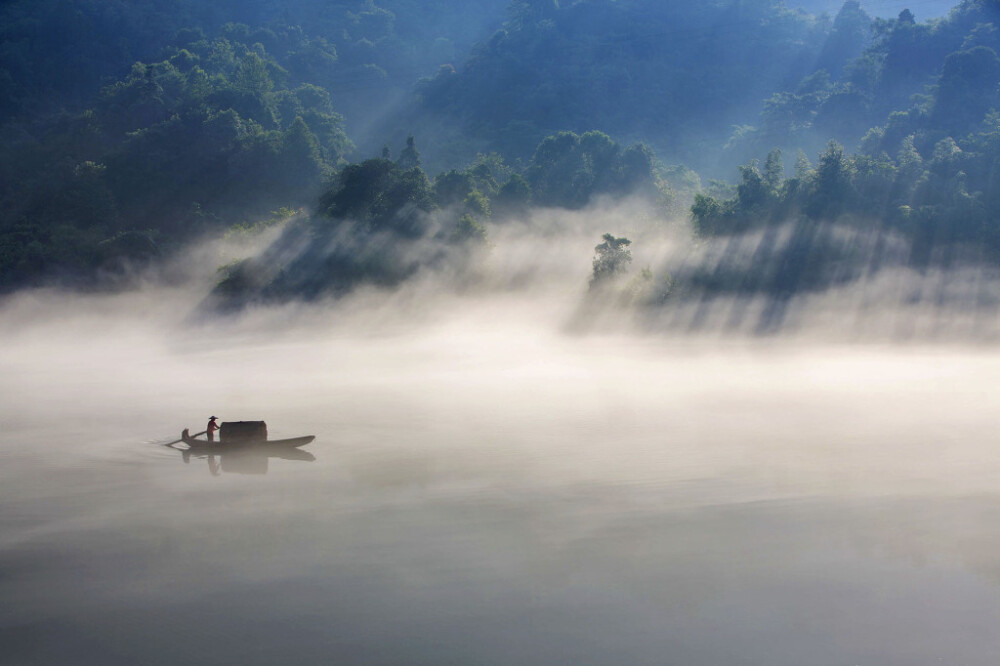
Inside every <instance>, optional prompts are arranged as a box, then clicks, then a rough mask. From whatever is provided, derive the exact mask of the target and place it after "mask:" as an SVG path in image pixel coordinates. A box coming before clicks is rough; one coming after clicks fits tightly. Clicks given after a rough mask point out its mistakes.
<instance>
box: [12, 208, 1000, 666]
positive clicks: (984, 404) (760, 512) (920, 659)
mask: <svg viewBox="0 0 1000 666" xmlns="http://www.w3.org/2000/svg"><path fill="white" fill-rule="evenodd" d="M642 219H643V217H642V215H641V214H639V213H638V211H637V209H636V208H635V207H632V206H621V207H617V206H598V207H596V208H592V209H589V210H587V211H583V212H575V213H570V212H551V211H550V212H539V213H537V217H536V219H534V220H531V221H530V223H528V224H523V225H521V224H518V223H511V224H508V225H507V226H504V227H499V226H498V227H497V228H491V229H490V232H491V239H492V247H491V248H490V249H489V250H488V251H485V252H484V254H483V255H482V259H481V261H480V262H479V263H478V268H477V270H476V271H475V272H474V273H473V274H470V273H463V274H461V275H456V274H450V273H449V272H448V271H447V270H443V271H438V272H428V273H427V274H423V275H420V276H417V277H416V278H414V279H413V280H411V281H409V282H407V283H406V284H404V285H403V286H402V287H400V288H398V289H392V290H389V289H374V288H370V289H360V290H358V291H356V292H354V293H353V294H351V295H350V296H348V297H345V298H342V299H338V300H321V301H317V302H312V303H288V304H284V305H280V306H257V307H250V308H249V309H248V310H246V311H245V312H243V313H241V314H239V315H229V316H220V317H215V318H205V317H203V316H196V315H195V314H194V313H197V311H198V306H199V304H200V303H201V302H202V300H203V299H204V297H205V295H206V294H207V293H208V290H209V289H210V288H211V287H212V285H213V283H214V280H215V279H217V278H216V277H215V275H214V267H215V266H217V265H219V264H221V263H225V262H226V261H227V260H228V259H229V258H231V257H232V256H240V255H244V254H246V253H247V252H248V251H251V250H255V249H259V247H256V246H252V245H251V246H248V245H246V244H245V243H247V242H250V243H257V244H258V245H259V246H260V247H263V246H265V245H267V244H268V243H270V242H273V238H274V236H275V234H276V232H271V236H270V237H261V238H259V239H257V240H255V241H238V242H242V243H244V245H242V246H240V245H237V246H235V247H234V246H233V245H232V243H233V242H234V241H232V239H230V240H224V241H219V242H217V243H215V244H207V245H203V246H201V247H200V249H199V250H197V252H196V253H195V254H193V255H190V256H185V257H182V258H181V259H182V260H183V261H186V262H189V263H190V262H194V264H195V265H200V266H204V267H205V269H204V271H203V272H201V274H198V272H197V271H195V272H193V273H191V274H190V279H189V280H188V281H182V282H177V281H172V282H171V281H170V280H167V282H168V283H169V286H163V285H162V282H161V280H163V279H164V278H163V275H162V274H160V275H158V276H155V277H154V276H151V277H150V278H149V281H148V283H147V284H148V286H147V287H145V288H141V289H138V290H136V291H132V292H128V293H122V294H118V295H102V294H83V295H81V294H73V295H70V294H65V293H60V292H58V291H34V292H22V293H19V294H15V295H14V296H12V297H10V298H8V299H7V300H6V301H5V302H4V303H3V312H2V317H0V394H2V396H3V401H2V407H0V409H2V417H0V419H2V422H3V432H2V434H0V455H2V459H3V463H4V464H3V465H0V503H2V505H3V506H4V511H3V514H2V516H0V570H2V571H3V572H4V575H3V577H2V578H0V596H2V598H4V599H5V603H4V605H3V610H2V611H0V626H2V627H3V633H2V634H0V645H2V646H3V654H2V655H0V662H2V663H11V664H15V663H95V664H97V663H100V664H109V663H122V664H124V663H137V662H141V663H149V664H160V663H162V664H175V663H180V662H185V661H188V662H198V663H260V664H265V663H275V662H276V661H287V662H305V661H324V662H326V661H329V662H337V663H355V664H396V663H415V664H431V663H435V664H436V663H443V662H444V663H496V664H514V663H524V662H533V663H566V664H569V663H574V664H602V663H609V662H612V661H616V662H622V663H630V664H647V663H648V664H662V663H684V664H721V663H769V664H802V663H816V664H819V663H878V664H912V663H932V662H936V661H938V660H943V661H945V662H951V663H966V664H987V663H990V662H991V660H992V658H993V655H995V653H996V650H997V649H998V648H1000V645H998V639H997V638H996V632H995V631H994V628H995V626H996V623H997V621H998V620H1000V595H998V594H997V582H998V578H997V572H998V571H1000V567H998V562H997V559H996V552H998V546H1000V543H997V537H996V536H995V530H992V529H991V527H992V523H993V522H994V521H993V518H994V517H995V515H996V513H997V511H998V510H1000V496H998V494H997V491H996V483H997V481H996V480H997V478H998V477H1000V458H998V455H997V453H996V448H995V446H994V431H995V415H996V413H997V412H998V408H1000V404H998V403H1000V398H998V397H997V395H996V392H995V391H992V390H991V389H992V388H993V387H994V386H995V385H996V384H997V381H998V380H1000V353H998V351H997V350H996V348H995V346H993V345H991V344H988V343H989V342H990V341H991V340H992V339H993V335H994V326H995V321H994V319H991V316H992V317H995V314H994V315H990V314H988V312H989V310H988V308H987V309H986V310H985V311H986V312H987V314H979V315H976V316H971V315H970V316H969V317H968V318H967V320H966V321H965V324H963V325H956V326H954V327H952V329H951V333H948V330H949V329H948V328H947V326H946V325H945V324H946V323H947V321H948V320H949V317H948V312H947V311H946V310H945V311H943V310H941V309H940V308H937V307H936V306H935V305H934V303H933V302H930V299H928V301H927V302H924V301H922V300H921V299H913V298H910V299H905V298H904V299H899V298H898V296H899V294H900V293H907V294H913V293H923V292H926V291H928V288H927V285H929V284H935V285H950V287H949V288H951V289H959V290H960V289H966V288H970V287H967V286H966V285H967V284H968V283H970V281H971V283H972V284H974V285H976V287H975V288H974V289H973V291H974V293H981V292H984V291H985V292H986V293H989V292H990V290H992V289H993V288H994V287H993V286H992V283H991V282H989V280H990V277H989V275H988V274H987V273H983V272H982V271H978V272H977V271H972V273H971V274H972V275H973V277H974V279H973V278H970V277H969V276H968V274H966V273H962V272H961V271H956V272H954V273H953V274H950V275H949V276H945V275H937V276H933V275H924V276H920V275H916V274H909V275H907V274H905V273H904V272H891V271H890V272H888V273H886V275H883V276H879V277H877V278H873V280H881V281H882V282H881V283H882V284H883V285H884V291H885V292H886V294H887V296H886V297H885V298H883V299H881V300H870V302H869V304H867V305H864V307H861V306H860V305H859V303H858V301H857V300H855V299H854V297H853V296H851V292H850V289H849V288H847V287H845V289H844V290H841V291H840V292H836V291H834V292H831V293H825V294H822V295H818V296H816V297H815V300H814V301H810V300H808V299H804V300H802V301H801V302H797V303H796V304H795V306H794V308H793V309H794V311H795V313H796V314H795V316H794V317H792V318H791V320H794V322H795V325H794V326H793V325H788V326H787V330H784V331H779V332H771V333H769V334H766V335H765V334H761V333H759V332H757V333H755V332H754V330H753V327H752V326H751V327H749V329H746V328H745V327H741V326H732V325H730V323H731V321H732V319H733V317H734V314H733V311H734V308H736V309H739V308H743V310H741V311H751V312H752V311H754V309H755V308H757V307H758V306H757V305H756V304H755V303H754V302H753V299H751V300H750V302H748V303H742V304H741V303H738V302H736V300H729V301H727V300H725V299H722V300H720V301H718V302H713V303H711V304H706V303H705V302H703V301H701V300H700V299H698V298H689V299H688V301H684V300H680V301H679V302H678V303H677V312H676V313H675V314H674V315H673V316H674V317H675V319H674V320H673V324H672V325H667V326H665V327H661V328H659V329H657V328H655V327H654V326H653V323H656V322H650V321H649V320H648V319H645V318H644V317H642V316H638V315H636V313H635V311H634V310H633V309H630V308H623V307H621V306H620V305H618V304H616V303H614V302H611V303H608V302H596V303H595V302H594V298H593V297H592V296H591V295H590V290H589V288H588V280H589V277H590V272H591V263H590V260H591V257H592V254H593V247H594V245H595V243H596V241H597V240H599V238H600V234H601V233H603V232H606V231H614V232H615V233H620V234H627V235H630V237H632V238H634V239H635V241H634V256H635V262H634V264H635V266H636V267H638V266H645V265H648V266H650V267H651V269H654V270H653V272H654V273H657V274H662V273H664V272H669V270H673V271H675V272H677V271H683V270H684V268H683V267H684V266H685V265H689V264H690V263H691V262H692V261H693V259H692V257H693V256H694V255H695V254H697V255H698V256H699V257H702V258H699V259H698V261H699V262H703V261H709V259H705V258H704V257H710V256H711V255H712V252H713V250H712V248H710V247H705V246H704V245H701V246H698V245H692V243H691V241H690V236H689V234H688V233H687V231H686V228H685V225H684V223H683V222H680V221H678V222H676V223H674V224H672V225H670V224H668V225H666V226H658V227H656V229H655V231H653V230H650V229H649V228H647V227H644V226H643V224H642V223H640V222H636V220H642ZM630 225H631V226H630ZM740 242H741V243H745V244H749V246H750V247H754V248H755V247H758V245H759V239H755V238H753V237H747V238H745V239H743V240H742V241H740ZM163 270H164V271H166V273H168V274H169V267H167V268H166V269H163ZM921 285H923V286H921ZM871 286H872V285H869V287H870V288H869V289H867V290H866V293H867V294H868V295H869V299H875V294H877V293H878V290H876V289H874V288H871ZM970 289H971V288H970ZM871 303H875V305H871ZM699 307H700V308H702V310H704V311H705V312H707V315H706V314H705V312H703V313H702V315H701V318H700V319H699V318H698V316H696V315H697V311H698V309H699ZM866 308H867V309H866ZM663 312H670V309H669V307H668V308H667V309H666V310H664V311H663ZM865 312H871V313H873V315H876V320H877V322H876V323H873V324H871V325H868V326H865V325H864V321H865V314H864V313H865ZM657 321H658V323H659V324H660V325H662V324H664V320H663V319H662V318H661V319H659V320H657ZM693 321H697V322H698V323H697V325H696V326H695V325H694V324H692V322H693ZM933 322H937V324H936V326H937V328H936V329H932V328H929V327H930V326H931V324H932V323H933ZM666 323H667V324H670V320H667V322H666ZM921 326H923V327H924V329H921ZM921 330H923V331H924V332H927V331H930V330H936V331H937V332H938V335H937V336H936V338H934V336H931V339H930V340H929V339H928V338H927V337H926V336H923V337H920V338H918V339H914V337H913V336H912V335H909V334H910V333H912V332H913V331H921ZM901 332H902V335H901ZM946 333H947V334H946ZM209 414H217V415H219V416H220V417H221V418H222V419H223V420H240V419H266V420H267V422H268V425H269V429H270V432H271V434H272V435H273V436H277V437H282V436H295V435H300V434H307V433H308V434H315V435H316V436H317V438H316V441H315V442H314V443H313V444H311V445H310V446H309V447H308V450H309V451H310V452H311V454H312V455H313V456H314V457H315V460H313V461H307V460H283V459H270V460H265V462H264V464H263V467H261V466H260V465H257V466H255V467H253V468H252V469H247V468H241V467H240V466H238V465H236V464H235V463H234V464H233V465H232V466H230V465H229V463H228V462H227V460H226V459H225V458H223V459H222V460H221V466H220V468H217V469H215V470H213V469H212V467H211V466H210V465H209V463H208V461H207V460H205V459H204V458H199V457H197V456H193V457H190V458H188V459H185V458H184V456H183V455H182V454H181V453H180V452H179V451H177V450H174V449H171V448H168V447H164V446H163V444H164V443H166V442H168V441H170V440H173V439H175V438H176V437H177V436H178V435H179V431H180V429H181V428H183V427H191V428H192V429H193V430H200V429H201V426H202V424H203V422H204V421H205V419H206V418H207V416H208V415H209ZM213 471H214V473H213Z"/></svg>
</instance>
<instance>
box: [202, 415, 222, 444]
mask: <svg viewBox="0 0 1000 666" xmlns="http://www.w3.org/2000/svg"><path fill="white" fill-rule="evenodd" d="M215 419H216V417H214V416H213V417H211V418H210V419H208V425H207V426H205V434H207V435H208V441H210V442H214V441H215V431H216V430H218V429H219V424H218V423H216V422H215Z"/></svg>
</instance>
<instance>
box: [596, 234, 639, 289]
mask: <svg viewBox="0 0 1000 666" xmlns="http://www.w3.org/2000/svg"><path fill="white" fill-rule="evenodd" d="M602 238H603V242H602V243H600V244H599V245H597V246H596V247H595V248H594V261H593V272H592V274H591V277H590V287H591V289H594V288H596V287H599V286H601V285H604V284H607V283H608V282H611V281H613V280H614V279H615V278H617V277H621V276H622V275H624V274H625V273H627V272H628V268H629V266H630V265H631V264H632V250H630V249H629V245H631V244H632V241H630V240H629V239H627V238H616V237H615V236H614V235H612V234H604V236H603V237H602Z"/></svg>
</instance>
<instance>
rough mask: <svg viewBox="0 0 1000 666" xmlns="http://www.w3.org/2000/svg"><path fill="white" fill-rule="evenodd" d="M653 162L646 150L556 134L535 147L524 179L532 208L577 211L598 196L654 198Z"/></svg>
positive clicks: (590, 136)
mask: <svg viewBox="0 0 1000 666" xmlns="http://www.w3.org/2000/svg"><path fill="white" fill-rule="evenodd" d="M654 159H655V158H654V156H653V153H652V151H651V150H650V149H649V148H647V147H646V146H643V145H641V144H636V145H633V146H629V147H628V148H626V149H624V150H622V148H621V146H619V145H618V144H617V143H615V142H614V141H612V140H611V138H610V137H609V136H608V135H607V134H604V133H603V132H597V131H592V132H587V133H585V134H583V135H577V134H574V133H573V132H559V133H558V134H555V135H553V136H549V137H546V138H545V139H544V140H543V141H542V142H541V143H540V144H538V148H536V149H535V154H534V156H533V157H532V158H531V165H530V166H529V167H528V170H527V173H526V178H527V181H528V182H529V183H530V186H531V191H532V195H533V200H534V202H535V203H536V204H538V205H542V206H561V207H564V208H581V207H583V206H584V205H586V204H587V203H588V202H589V201H590V200H591V199H592V198H593V197H595V196H597V195H600V194H609V195H616V196H622V195H625V194H629V193H632V192H635V191H643V192H645V193H647V194H654V193H655V192H656V188H657V185H658V179H657V176H656V172H655V169H654Z"/></svg>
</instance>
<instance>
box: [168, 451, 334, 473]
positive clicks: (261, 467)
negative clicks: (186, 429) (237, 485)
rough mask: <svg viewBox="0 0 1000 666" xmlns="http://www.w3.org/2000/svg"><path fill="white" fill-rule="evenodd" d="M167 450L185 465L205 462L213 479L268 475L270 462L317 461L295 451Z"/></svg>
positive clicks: (314, 457)
mask: <svg viewBox="0 0 1000 666" xmlns="http://www.w3.org/2000/svg"><path fill="white" fill-rule="evenodd" d="M168 446H170V447H171V448H173V449H177V450H178V451H180V453H181V458H182V459H183V460H184V462H185V464H190V463H191V459H192V458H194V459H195V460H205V461H207V463H208V471H209V473H210V474H211V475H212V476H219V475H221V474H222V473H226V474H267V468H268V460H269V459H270V458H280V459H282V460H301V461H304V462H315V460H316V456H314V455H313V454H311V453H309V452H308V451H303V450H301V449H297V448H275V447H268V446H240V447H234V448H233V449H231V450H226V449H225V448H224V447H213V448H212V449H207V448H206V450H202V448H203V447H195V448H188V449H180V448H178V447H176V446H173V445H168Z"/></svg>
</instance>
